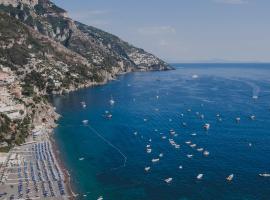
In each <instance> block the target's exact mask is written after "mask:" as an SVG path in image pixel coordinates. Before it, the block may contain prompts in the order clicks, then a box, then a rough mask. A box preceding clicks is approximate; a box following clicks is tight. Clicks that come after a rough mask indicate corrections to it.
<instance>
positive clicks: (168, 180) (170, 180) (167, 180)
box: [164, 177, 173, 183]
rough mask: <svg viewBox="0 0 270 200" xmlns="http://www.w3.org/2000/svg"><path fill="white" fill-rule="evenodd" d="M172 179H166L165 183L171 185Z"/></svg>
mask: <svg viewBox="0 0 270 200" xmlns="http://www.w3.org/2000/svg"><path fill="white" fill-rule="evenodd" d="M172 180H173V179H172V178H171V177H170V178H166V179H165V180H164V181H165V182H166V183H170V182H172Z"/></svg>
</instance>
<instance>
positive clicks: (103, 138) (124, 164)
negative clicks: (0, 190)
mask: <svg viewBox="0 0 270 200" xmlns="http://www.w3.org/2000/svg"><path fill="white" fill-rule="evenodd" d="M85 127H87V128H89V129H90V130H91V131H92V132H93V133H95V134H96V135H97V136H98V137H99V138H101V139H102V140H103V141H104V142H105V143H107V144H108V145H109V146H111V147H112V148H113V149H115V150H116V151H117V152H118V153H119V154H120V155H121V156H122V157H123V163H122V164H121V165H120V166H118V167H114V168H111V170H110V171H114V170H118V169H120V168H125V167H126V163H127V156H126V155H125V154H124V153H123V152H122V151H121V150H120V149H119V148H118V147H116V146H115V145H113V144H112V143H111V142H110V141H109V140H107V139H106V138H105V137H103V136H102V135H101V134H100V133H98V131H97V130H96V129H94V128H93V127H92V126H90V125H85Z"/></svg>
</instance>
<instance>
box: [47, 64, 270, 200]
mask: <svg viewBox="0 0 270 200" xmlns="http://www.w3.org/2000/svg"><path fill="white" fill-rule="evenodd" d="M171 65H172V66H173V67H175V70H171V71H161V72H135V73H129V74H125V75H121V76H119V77H118V79H117V80H115V81H111V82H109V83H108V84H106V85H102V86H96V87H93V88H87V89H81V90H78V91H75V92H72V93H70V94H67V95H61V96H54V97H53V99H52V103H53V105H54V106H55V107H56V111H57V112H58V113H59V114H61V116H62V117H61V118H60V120H59V121H58V124H59V126H58V127H57V128H56V129H55V130H54V135H53V137H54V139H55V140H56V143H57V146H58V148H59V151H60V156H61V159H62V160H63V162H64V165H65V167H66V168H67V169H68V171H69V173H70V175H71V185H72V188H73V190H74V192H75V193H76V194H77V195H78V196H77V197H76V198H77V199H89V200H92V199H93V200H96V199H104V200H269V199H270V177H261V176H259V174H262V173H270V64H260V63H248V64H240V63H237V64H229V63H224V64H216V63H212V64H206V63H202V64H171ZM83 105H85V106H83ZM85 120H87V121H85ZM206 124H208V125H209V126H210V127H209V129H208V130H206V129H205V127H204V126H205V125H206ZM149 149H151V150H149ZM150 151H151V152H150ZM153 159H154V160H153ZM153 161H154V162H153ZM200 174H201V175H200ZM198 175H200V176H199V177H198ZM230 175H231V180H227V178H228V177H229V176H230ZM166 180H167V182H166Z"/></svg>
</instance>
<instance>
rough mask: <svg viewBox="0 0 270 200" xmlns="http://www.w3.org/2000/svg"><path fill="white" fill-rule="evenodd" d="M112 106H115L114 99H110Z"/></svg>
mask: <svg viewBox="0 0 270 200" xmlns="http://www.w3.org/2000/svg"><path fill="white" fill-rule="evenodd" d="M110 104H111V106H113V105H114V104H115V101H114V100H113V98H112V97H111V99H110Z"/></svg>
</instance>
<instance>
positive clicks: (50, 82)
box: [0, 0, 171, 150]
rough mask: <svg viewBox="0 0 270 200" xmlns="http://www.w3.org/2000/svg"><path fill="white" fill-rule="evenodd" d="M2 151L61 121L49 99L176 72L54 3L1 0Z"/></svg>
mask: <svg viewBox="0 0 270 200" xmlns="http://www.w3.org/2000/svg"><path fill="white" fill-rule="evenodd" d="M0 27H1V28H0V91H1V94H2V95H0V114H1V115H0V150H1V148H4V149H7V148H10V147H11V146H13V145H14V144H20V143H22V142H24V141H25V138H26V137H27V135H28V134H29V133H30V131H31V130H32V129H34V128H35V126H39V125H40V124H44V123H45V124H47V125H48V123H47V122H48V121H49V122H50V123H49V125H48V126H49V128H51V127H53V126H54V125H55V124H54V121H55V120H57V118H58V115H57V114H56V113H55V112H54V110H53V109H52V107H51V106H50V104H49V103H48V101H47V99H46V95H48V94H61V93H65V92H69V91H72V90H76V89H78V88H81V87H88V86H92V85H97V84H103V83H106V82H107V81H109V80H113V79H115V78H116V77H117V75H119V74H122V73H126V72H132V71H149V70H169V69H171V67H170V66H169V65H168V64H166V63H165V62H164V61H162V60H160V59H159V58H157V57H155V56H154V55H152V54H150V53H147V52H145V51H144V50H143V49H140V48H136V47H134V46H133V45H131V44H129V43H127V42H125V41H123V40H121V39H120V38H118V37H117V36H114V35H112V34H109V33H107V32H104V31H102V30H99V29H97V28H94V27H91V26H87V25H85V24H82V23H80V22H76V21H73V20H72V19H70V18H69V17H68V15H67V13H66V11H65V10H63V9H62V8H59V7H57V6H56V5H55V4H54V3H52V2H50V1H49V0H0Z"/></svg>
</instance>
